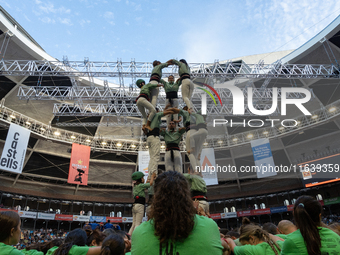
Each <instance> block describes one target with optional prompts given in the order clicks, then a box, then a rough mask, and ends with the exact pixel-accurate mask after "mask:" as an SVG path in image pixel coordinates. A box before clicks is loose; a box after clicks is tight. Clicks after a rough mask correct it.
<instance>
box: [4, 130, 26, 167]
mask: <svg viewBox="0 0 340 255" xmlns="http://www.w3.org/2000/svg"><path fill="white" fill-rule="evenodd" d="M30 134H31V131H30V130H28V129H27V128H23V127H21V126H19V125H16V124H13V123H11V125H10V127H9V129H8V134H7V138H6V143H5V146H4V149H3V151H2V155H1V159H0V168H1V169H3V170H6V171H9V172H14V173H18V174H20V173H21V172H22V168H23V165H24V161H25V156H26V149H27V144H28V139H29V138H30Z"/></svg>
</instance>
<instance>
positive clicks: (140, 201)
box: [129, 172, 156, 235]
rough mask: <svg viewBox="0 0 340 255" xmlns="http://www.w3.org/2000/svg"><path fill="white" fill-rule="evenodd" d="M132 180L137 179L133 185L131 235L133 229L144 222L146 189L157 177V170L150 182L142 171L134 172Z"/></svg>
mask: <svg viewBox="0 0 340 255" xmlns="http://www.w3.org/2000/svg"><path fill="white" fill-rule="evenodd" d="M131 177H132V180H134V181H136V182H135V184H134V186H133V190H132V193H133V198H134V199H135V202H134V203H133V206H132V217H133V221H132V226H131V228H130V230H129V235H132V233H133V231H134V230H135V229H136V228H137V227H138V226H139V225H140V224H141V223H142V221H143V215H144V206H145V189H148V188H150V186H152V184H153V180H154V179H155V177H156V172H154V173H153V174H152V176H151V179H150V183H148V182H147V183H144V181H145V180H144V173H142V172H134V173H133V174H132V176H131Z"/></svg>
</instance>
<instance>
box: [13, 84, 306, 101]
mask: <svg viewBox="0 0 340 255" xmlns="http://www.w3.org/2000/svg"><path fill="white" fill-rule="evenodd" d="M240 89H241V90H242V92H243V94H244V95H245V98H246V99H247V98H248V93H247V88H240ZM277 90H278V95H273V90H272V89H267V88H252V91H253V94H252V97H253V99H254V100H262V101H269V102H271V101H272V99H273V96H275V97H276V96H278V97H279V98H281V89H280V88H278V89H277ZM309 91H310V92H312V90H311V89H310V90H309ZM216 92H217V93H218V94H219V96H220V97H221V100H222V102H223V103H228V102H230V103H232V98H233V95H232V93H231V92H230V91H229V90H228V89H223V88H216ZM201 94H202V91H199V90H194V93H193V95H192V99H193V100H201ZM138 95H139V91H129V90H126V89H114V88H109V87H99V86H96V87H92V88H91V87H85V86H77V87H55V86H33V87H27V86H24V85H22V86H20V87H19V90H18V97H19V99H24V100H28V99H29V100H62V101H64V100H77V99H81V100H116V99H117V100H134V99H135V98H137V97H138ZM179 95H180V96H181V93H179ZM303 97H305V95H304V94H301V93H289V94H287V98H290V99H296V98H303ZM158 99H159V100H160V101H161V102H160V103H164V102H165V93H162V92H161V93H160V94H159V97H158Z"/></svg>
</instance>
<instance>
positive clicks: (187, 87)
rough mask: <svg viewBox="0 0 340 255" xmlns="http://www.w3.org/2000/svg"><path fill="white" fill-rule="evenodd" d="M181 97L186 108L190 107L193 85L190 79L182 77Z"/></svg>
mask: <svg viewBox="0 0 340 255" xmlns="http://www.w3.org/2000/svg"><path fill="white" fill-rule="evenodd" d="M181 87H182V98H183V101H184V102H185V104H186V105H187V106H188V108H191V107H192V102H191V97H192V93H193V92H194V88H195V85H194V83H193V82H192V81H191V80H190V79H184V80H183V81H182V85H181Z"/></svg>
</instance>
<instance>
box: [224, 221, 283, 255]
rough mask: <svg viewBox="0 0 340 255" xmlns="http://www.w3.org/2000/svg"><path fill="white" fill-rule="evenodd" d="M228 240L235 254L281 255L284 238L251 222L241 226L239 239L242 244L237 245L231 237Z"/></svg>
mask: <svg viewBox="0 0 340 255" xmlns="http://www.w3.org/2000/svg"><path fill="white" fill-rule="evenodd" d="M247 220H248V221H249V219H247ZM242 223H244V220H242ZM226 241H227V242H228V244H229V246H230V248H231V250H232V251H233V253H234V254H235V255H243V254H248V255H261V254H266V255H279V254H280V251H281V247H282V244H283V239H281V238H279V237H277V236H274V235H272V234H268V232H267V231H265V230H263V229H262V228H261V227H260V226H258V225H255V224H252V223H249V222H247V224H243V225H242V227H241V228H240V238H239V241H240V243H241V244H242V246H237V245H236V244H235V242H234V240H232V239H231V238H227V239H226Z"/></svg>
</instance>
